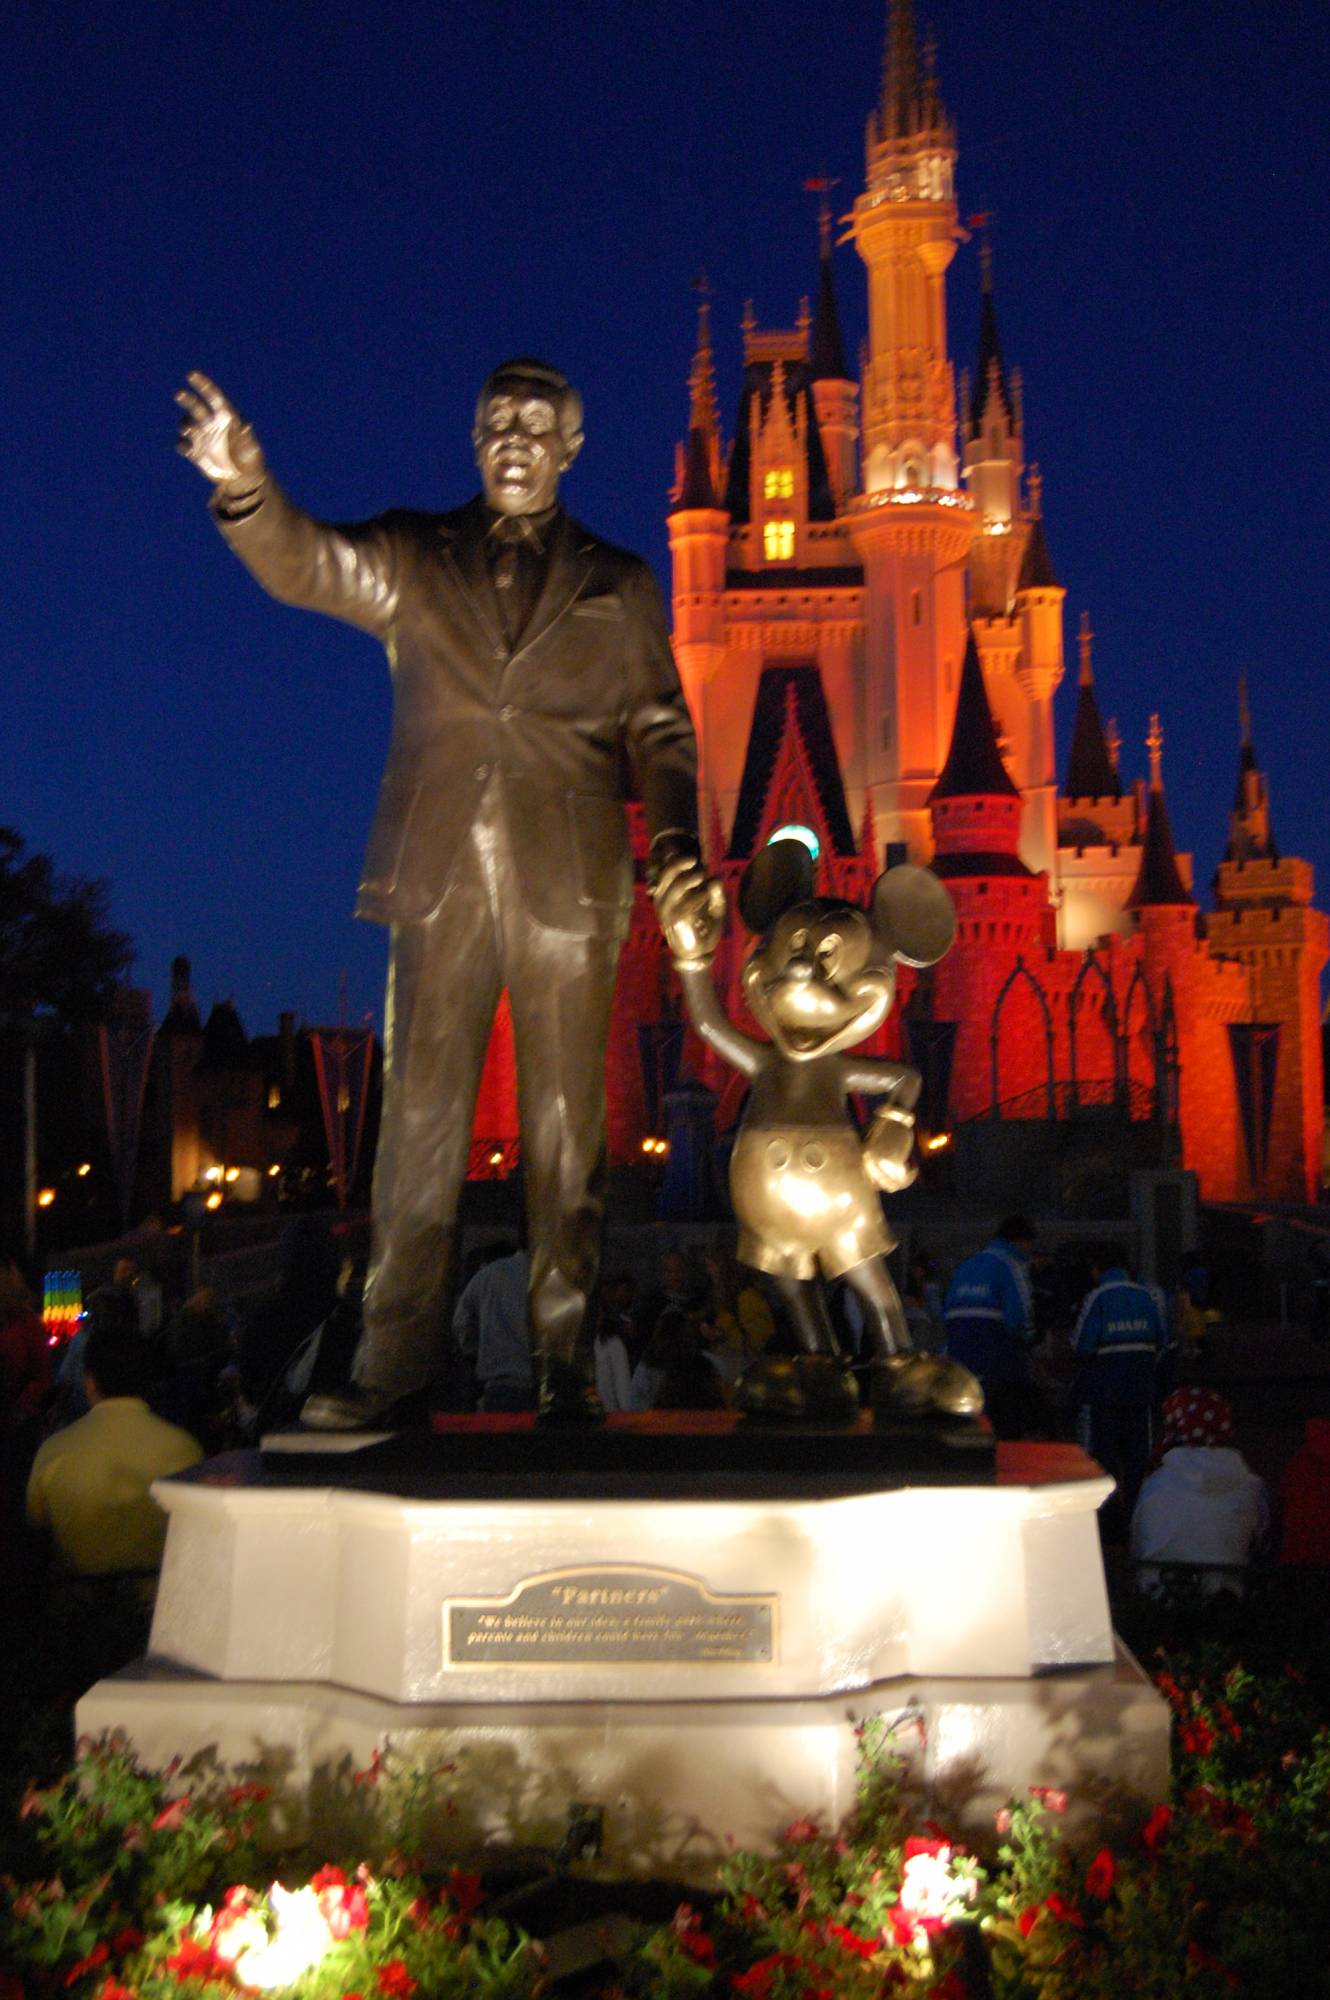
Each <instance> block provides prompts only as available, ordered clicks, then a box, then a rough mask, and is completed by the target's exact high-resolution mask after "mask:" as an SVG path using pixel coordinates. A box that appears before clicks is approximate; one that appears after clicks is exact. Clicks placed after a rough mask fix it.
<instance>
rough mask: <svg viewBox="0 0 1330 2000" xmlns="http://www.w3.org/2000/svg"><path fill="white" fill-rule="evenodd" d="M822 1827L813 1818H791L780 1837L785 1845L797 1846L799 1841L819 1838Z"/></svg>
mask: <svg viewBox="0 0 1330 2000" xmlns="http://www.w3.org/2000/svg"><path fill="white" fill-rule="evenodd" d="M821 1837H822V1829H821V1827H820V1826H819V1825H818V1823H817V1821H816V1820H815V1819H792V1820H791V1821H790V1823H789V1825H788V1826H787V1827H786V1829H785V1831H784V1833H783V1834H782V1835H781V1839H782V1840H783V1841H784V1842H785V1844H786V1846H787V1847H797V1846H798V1844H799V1843H800V1842H801V1841H805V1840H820V1839H821Z"/></svg>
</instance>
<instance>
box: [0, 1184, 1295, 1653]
mask: <svg viewBox="0 0 1330 2000" xmlns="http://www.w3.org/2000/svg"><path fill="white" fill-rule="evenodd" d="M527 1277H528V1265H527V1253H526V1251H525V1249H524V1247H523V1246H522V1245H521V1244H520V1242H518V1241H516V1240H513V1239H504V1238H498V1239H495V1240H493V1241H490V1242H489V1243H487V1244H486V1245H484V1246H483V1247H482V1248H479V1249H476V1250H474V1251H473V1252H472V1254H471V1256H470V1259H469V1260H468V1266H467V1269H466V1270H465V1272H464V1274H463V1282H462V1284H461V1287H460V1290H459V1293H458V1298H457V1303H456V1308H455V1312H454V1317H453V1322H452V1339H451V1342H450V1345H449V1348H448V1351H447V1353H446V1355H444V1356H442V1357H441V1361H440V1370H439V1376H438V1380H437V1382H436V1384H435V1393H434V1396H433V1401H434V1402H435V1404H436V1405H441V1406H445V1407H450V1408H453V1409H461V1410H478V1411H482V1412H490V1411H512V1410H522V1409H529V1408H531V1407H533V1405H534V1400H535V1389H534V1381H533V1376H532V1368H531V1355H530V1344H529V1340H528V1337H527V1326H526V1292H527ZM363 1281H364V1269H363V1265H361V1264H358V1263H357V1262H356V1261H355V1260H354V1259H353V1258H351V1257H349V1256H348V1255H347V1254H346V1249H345V1245H344V1243H342V1242H339V1240H338V1238H337V1237H336V1236H335V1234H334V1233H333V1230H332V1229H331V1228H330V1226H329V1224H328V1222H327V1221H326V1220H324V1219H323V1218H321V1217H317V1216H301V1217H297V1218H296V1219H294V1220H293V1221H291V1222H290V1223H288V1225H287V1227H286V1229H285V1232H284V1234H283V1236H282V1238H281V1241H280V1245H279V1270H278V1275H277V1279H276V1282H275V1283H273V1284H272V1285H270V1286H269V1287H268V1288H267V1289H266V1290H264V1291H263V1292H261V1293H259V1294H257V1295H255V1296H253V1297H251V1298H250V1299H249V1300H248V1301H247V1302H246V1303H245V1304H244V1305H243V1306H242V1307H240V1308H239V1309H234V1308H228V1307H225V1306H224V1305H223V1303H222V1302H221V1300H220V1299H219V1298H218V1297H217V1295H216V1294H215V1293H213V1292H212V1291H210V1290H208V1289H206V1288H203V1289H198V1290H195V1291H194V1292H192V1293H191V1294H189V1295H188V1296H185V1297H182V1298H179V1299H176V1300H171V1299H170V1298H166V1299H164V1298H163V1293H162V1286H161V1284H160V1282H159V1281H158V1280H156V1279H154V1278H153V1277H152V1275H151V1274H150V1273H145V1272H142V1271H139V1270H138V1269H136V1268H135V1266H134V1265H133V1264H132V1262H130V1261H129V1260H124V1261H122V1263H120V1264H119V1265H117V1266H116V1269H115V1271H114V1274H113V1276H112V1278H111V1281H110V1282H109V1283H108V1284H106V1285H103V1286H101V1287H100V1288H98V1289H97V1290H95V1291H94V1292H93V1293H92V1295H91V1296H90V1297H89V1299H88V1301H87V1306H86V1311H85V1314H84V1319H83V1322H82V1324H81V1326H80V1328H79V1330H78V1332H77V1333H76V1335H75V1336H74V1338H73V1339H72V1340H69V1341H68V1342H66V1343H65V1344H64V1345H63V1346H62V1347H60V1348H59V1349H54V1348H53V1347H52V1346H51V1344H50V1342H49V1340H48V1336H47V1331H46V1328H45V1326H44V1325H43V1322H42V1320H41V1317H40V1315H39V1313H38V1311H37V1308H36V1305H35V1302H34V1300H33V1298H32V1296H31V1294H30V1293H29V1291H28V1289H27V1287H26V1285H25V1283H24V1280H23V1277H22V1275H21V1273H20V1272H19V1271H18V1269H17V1268H16V1267H15V1266H14V1265H13V1264H12V1263H3V1262H0V1506H2V1507H3V1510H4V1530H5V1532H4V1536H3V1542H2V1543H0V1548H2V1549H3V1554H2V1555H0V1571H3V1575H2V1576H0V1581H2V1582H3V1590H0V1598H2V1599H3V1602H4V1603H5V1605H6V1606H7V1608H8V1610H9V1612H10V1613H11V1615H14V1614H17V1615H24V1614H25V1612H26V1613H27V1614H30V1615H34V1616H35V1615H36V1614H37V1612H38V1611H39V1610H40V1611H41V1612H42V1614H43V1615H45V1616H47V1617H48V1618H51V1619H54V1620H55V1621H56V1624H57V1626H58V1627H60V1628H61V1629H62V1630H64V1631H65V1632H66V1633H68V1632H70V1631H75V1630H77V1631H81V1632H84V1633H86V1632H87V1631H89V1630H95V1629H96V1628H97V1626H98V1624H99V1617H98V1616H97V1615H95V1613H96V1607H97V1606H98V1605H99V1604H100V1605H101V1606H102V1607H103V1609H105V1607H107V1606H110V1605H112V1604H114V1605H115V1607H116V1608H117V1616H118V1618H119V1621H120V1624H121V1627H122V1628H126V1627H127V1624H128V1625H132V1624H133V1623H134V1621H135V1620H138V1621H139V1625H140V1627H141V1632H140V1636H144V1635H145V1634H146V1623H145V1621H146V1615H147V1607H148V1605H149V1604H150V1600H151V1585H152V1580H153V1578H154V1576H155V1573H156V1571H157V1568H158V1566H159V1565H160V1562H161V1557H162V1549H163V1542H164V1535H165V1520H164V1516H163V1515H162V1512H161V1510H160V1509H159V1508H158V1507H157V1505H156V1503H155V1502H154V1501H153V1500H152V1498H151V1494H150V1487H151V1484H152V1482H153V1480H154V1479H156V1478H158V1477H160V1476H163V1475H165V1474H169V1473H175V1472H180V1471H183V1470H185V1469H186V1468H187V1467H189V1466H190V1465H192V1464H194V1463H196V1462H197V1461H198V1460H200V1459H201V1458H203V1457H204V1456H207V1455H211V1454H214V1453H216V1452H218V1451H221V1450H225V1449H228V1448H232V1447H235V1446H240V1445H245V1444H249V1443H253V1442H254V1441H255V1440H256V1439H258V1438H259V1437H261V1436H262V1435H263V1434H264V1433H265V1432H266V1431H270V1430H275V1429H279V1428H282V1427H283V1426H285V1425H289V1424H292V1423H294V1422H295V1420H296V1417H297V1413H298V1411H299V1409H300V1406H301V1403H302V1402H303V1400H304V1398H305V1397H306V1396H307V1395H308V1394H309V1393H310V1392H311V1390H315V1389H318V1388H320V1387H324V1386H333V1387H335V1386H336V1385H338V1384H339V1383H341V1382H342V1381H344V1380H345V1379H346V1377H347V1373H348V1370H349V1367H350V1361H351V1357H352V1354H353V1353H354V1350H355V1345H356V1340H357V1337H358V1333H359V1327H360V1293H361V1288H362V1286H363ZM900 1283H901V1291H902V1297H903V1303H904V1307H905V1314H906V1319H907V1321H908V1324H909V1327H910V1332H911V1337H912V1339H913V1341H914V1343H915V1345H916V1347H918V1348H920V1349H924V1350H927V1351H931V1352H938V1353H942V1352H945V1353H947V1354H949V1355H950V1356H952V1357H953V1358H955V1359H957V1360H959V1361H961V1362H963V1363H964V1364H965V1366H966V1367H968V1368H970V1369H971V1370H972V1371H973V1372H974V1373H975V1374H976V1375H977V1376H978V1377H979V1379H980V1382H981V1383H982V1385H983V1388H984V1391H985V1397H986V1403H987V1408H988V1412H989V1415H990V1418H991V1420H992V1422H993V1425H994V1428H995V1430H996V1431H997V1433H998V1435H999V1437H1000V1438H1004V1439H1010V1440H1016V1439H1020V1438H1023V1437H1030V1438H1059V1437H1061V1438H1075V1439H1077V1440H1078V1441H1079V1442H1081V1443H1082V1444H1084V1445H1085V1447H1086V1448H1087V1449H1088V1450H1089V1451H1090V1452H1091V1454H1092V1455H1093V1456H1094V1457H1095V1458H1097V1459H1098V1460H1099V1462H1100V1463H1101V1464H1102V1465H1103V1466H1104V1467H1105V1468H1106V1469H1107V1470H1108V1471H1109V1472H1110V1473H1111V1474H1112V1476H1113V1478H1114V1480H1115V1481H1116V1493H1115V1496H1114V1499H1113V1501H1112V1502H1111V1503H1110V1504H1109V1505H1108V1507H1106V1509H1105V1514H1104V1525H1105V1529H1106V1534H1107V1535H1108V1536H1109V1537H1110V1538H1113V1537H1116V1538H1117V1539H1118V1540H1119V1541H1120V1542H1122V1543H1123V1544H1125V1546H1126V1547H1127V1548H1128V1549H1129V1551H1130V1555H1131V1557H1132V1559H1133V1560H1134V1562H1135V1564H1136V1570H1137V1576H1138V1580H1139V1582H1140V1583H1141V1584H1142V1586H1143V1587H1144V1588H1146V1589H1152V1588H1159V1587H1162V1585H1163V1584H1164V1583H1165V1582H1166V1581H1167V1579H1168V1578H1169V1576H1170V1575H1171V1574H1173V1573H1174V1572H1176V1571H1177V1570H1178V1569H1179V1568H1184V1567H1191V1568H1195V1569H1197V1570H1198V1571H1199V1572H1200V1573H1201V1575H1202V1578H1203V1587H1204V1588H1205V1589H1207V1590H1219V1589H1224V1588H1228V1589H1235V1590H1240V1589H1241V1588H1242V1584H1243V1579H1244V1577H1245V1575H1246V1574H1247V1571H1248V1569H1249V1567H1250V1565H1251V1564H1252V1562H1253V1561H1255V1560H1257V1559H1259V1558H1260V1557H1261V1555H1262V1554H1263V1553H1268V1554H1269V1555H1270V1556H1271V1557H1276V1556H1277V1557H1278V1558H1279V1559H1281V1560H1283V1561H1284V1562H1287V1563H1289V1564H1293V1565H1298V1566H1302V1567H1304V1568H1307V1567H1312V1568H1318V1569H1320V1570H1322V1571H1324V1570H1326V1569H1330V1419H1324V1418H1313V1419H1310V1420H1309V1422H1308V1425H1307V1434H1306V1438H1305V1440H1304V1443H1303V1445H1302V1447H1301V1448H1300V1450H1299V1451H1298V1452H1297V1453H1296V1454H1295V1456H1294V1459H1293V1462H1292V1464H1291V1465H1290V1466H1289V1469H1288V1473H1287V1477H1286V1480H1285V1483H1284V1488H1283V1491H1282V1493H1281V1494H1280V1495H1279V1496H1278V1505H1277V1506H1272V1504H1271V1499H1270V1496H1268V1495H1267V1493H1266V1491H1265V1488H1264V1486H1263V1485H1262V1482H1261V1481H1260V1480H1259V1479H1258V1478H1257V1477H1256V1476H1255V1474H1254V1473H1252V1471H1251V1470H1250V1468H1249V1467H1248V1466H1247V1465H1246V1463H1245V1461H1244V1459H1243V1457H1242V1455H1241V1453H1240V1451H1239V1450H1238V1447H1237V1443H1236V1440H1235V1436H1234V1429H1233V1418H1232V1411H1231V1410H1230V1408H1229V1406H1228V1404H1227V1403H1226V1402H1225V1400H1224V1398H1223V1397H1222V1396H1220V1395H1219V1394H1218V1393H1217V1392H1216V1391H1215V1390H1214V1389H1213V1388H1208V1387H1205V1386H1203V1384H1202V1383H1200V1382H1199V1381H1198V1380H1196V1379H1195V1378H1196V1375H1197V1347H1196V1342H1195V1339H1194V1337H1189V1334H1188V1327H1189V1324H1193V1323H1194V1317H1195V1300H1196V1298H1197V1297H1198V1296H1199V1297H1205V1296H1206V1293H1207V1289H1208V1279H1207V1276H1206V1273H1205V1271H1204V1267H1203V1265H1202V1264H1201V1261H1200V1260H1199V1258H1195V1257H1193V1258H1191V1259H1190V1260H1189V1261H1188V1266H1187V1270H1186V1272H1185V1273H1184V1282H1183V1284H1182V1285H1181V1286H1180V1287H1179V1289H1178V1291H1177V1293H1176V1294H1175V1295H1174V1296H1173V1297H1172V1298H1166V1297H1165V1296H1164V1295H1163V1294H1162V1293H1161V1292H1159V1291H1158V1290H1156V1288H1154V1287H1153V1286H1150V1285H1147V1284H1143V1283H1141V1282H1139V1281H1138V1280H1137V1279H1136V1278H1135V1277H1133V1276H1132V1274H1131V1271H1130V1268H1129V1261H1128V1257H1127V1254H1126V1251H1125V1250H1124V1249H1123V1247H1122V1246H1121V1245H1117V1244H1112V1243H1106V1244H1103V1245H1100V1246H1096V1247H1094V1248H1092V1249H1091V1250H1089V1251H1088V1253H1087V1254H1086V1256H1085V1257H1084V1260H1083V1263H1082V1264H1081V1266H1080V1267H1079V1268H1077V1267H1076V1266H1075V1265H1074V1264H1071V1263H1069V1262H1068V1261H1067V1259H1066V1258H1065V1257H1064V1258H1062V1259H1061V1260H1060V1261H1056V1262H1055V1261H1054V1260H1053V1259H1051V1258H1049V1257H1047V1256H1044V1255H1041V1252H1040V1245H1039V1239H1038V1232H1037V1230H1036V1229H1035V1227H1034V1226H1033V1225H1032V1224H1031V1223H1030V1222H1029V1221H1028V1220H1027V1219H1026V1218H1024V1217H1022V1216H1019V1215H1015V1216H1010V1217H1008V1218H1007V1219H1006V1220H1005V1221H1004V1222H1003V1223H1002V1224H1001V1225H1000V1227H999V1228H998V1229H997V1231H996V1232H995V1233H994V1234H993V1236H992V1237H991V1238H990V1239H989V1241H988V1242H987V1243H985V1244H984V1245H983V1246H982V1247H980V1248H978V1249H977V1250H975V1251H974V1253H973V1254H971V1255H970V1256H968V1257H964V1258H962V1259H961V1260H960V1261H959V1262H958V1263H957V1264H956V1265H955V1267H954V1269H953V1270H952V1271H951V1273H950V1277H949V1278H948V1280H947V1281H946V1283H945V1284H944V1283H943V1282H942V1278H941V1275H940V1273H939V1272H938V1270H937V1268H936V1267H935V1265H934V1262H933V1260H932V1259H931V1258H930V1257H929V1256H928V1255H927V1254H926V1253H925V1252H923V1251H922V1250H920V1249H918V1248H916V1249H915V1252H914V1254H913V1255H912V1256H911V1257H910V1259H909V1260H908V1262H907V1263H906V1265H905V1267H904V1269H903V1270H902V1272H901V1279H900ZM830 1308H831V1314H832V1319H833V1322H834V1324H835V1326H836V1330H837V1334H838V1337H839V1339H840V1341H841V1342H842V1345H843V1346H844V1348H845V1350H846V1352H847V1355H848V1357H849V1358H850V1359H851V1361H853V1360H854V1359H855V1358H856V1356H857V1351H858V1347H859V1342H860V1338H861V1334H862V1327H861V1325H860V1323H859V1318H858V1311H857V1300H856V1298H855V1295H854V1294H853V1292H852V1291H850V1290H849V1289H848V1288H845V1287H839V1288H833V1290H832V1296H831V1299H830ZM794 1351H795V1345H794V1335H793V1332H792V1330H791V1329H790V1328H789V1326H787V1325H786V1324H785V1323H784V1321H783V1318H782V1316H781V1314H780V1312H779V1309H778V1308H774V1307H773V1301H772V1299H771V1298H770V1297H769V1296H768V1293H767V1291H766V1290H765V1288H764V1284H763V1281H762V1280H761V1278H760V1277H759V1276H758V1274H756V1273H755V1272H753V1271H750V1270H748V1269H746V1268H745V1267H743V1266H741V1265H740V1264H739V1263H738V1262H737V1261H736V1259H735V1256H734V1251H733V1248H732V1245H731V1244H730V1243H728V1242H727V1241H725V1240H724V1239H723V1238H721V1239H719V1240H715V1241H712V1242H710V1243H708V1244H707V1245H706V1246H705V1247H699V1248H696V1249H689V1248H685V1247H682V1246H680V1245H678V1244H675V1243H662V1245H661V1247H660V1249H659V1252H658V1255H657V1256H656V1258H655V1259H654V1262H651V1263H649V1264H647V1265H645V1266H639V1267H636V1268H634V1269H632V1270H627V1269H611V1270H610V1272H609V1273H608V1274H607V1276H606V1278H605V1281H604V1284H603V1286H602V1300H601V1311H600V1315H599V1319H598V1324H597V1330H596V1335H595V1340H594V1347H593V1351H592V1353H591V1355H590V1356H589V1357H588V1360H589V1363H590V1365H591V1366H592V1367H593V1368H594V1374H595V1380H596V1386H597V1389H598V1391H599V1393H600V1397H601V1400H602V1402H603V1403H604V1405H605V1408H606V1409H607V1411H611V1412H615V1411H644V1410H653V1409H674V1410H679V1409H683V1410H723V1409H725V1408H726V1407H727V1406H729V1405H730V1404H731V1403H732V1401H733V1399H734V1392H735V1385H736V1383H737V1382H738V1381H739V1379H740V1377H741V1376H742V1374H743V1371H744V1369H745V1368H746V1367H747V1366H748V1364H749V1363H750V1362H751V1361H752V1360H753V1359H754V1357H755V1356H757V1355H759V1354H763V1353H781V1352H794ZM865 1393H867V1384H866V1383H865ZM90 1607H92V1609H91V1610H90ZM102 1622H104V1621H102ZM122 1638H123V1629H122ZM62 1643H63V1642H62ZM75 1652H76V1654H77V1652H78V1648H77V1646H76V1647H75ZM94 1664H95V1663H94ZM87 1666H88V1662H87V1661H86V1660H84V1661H83V1662H82V1664H81V1667H80V1671H86V1669H87ZM93 1677H94V1678H95V1677H96V1676H95V1673H94V1675H93Z"/></svg>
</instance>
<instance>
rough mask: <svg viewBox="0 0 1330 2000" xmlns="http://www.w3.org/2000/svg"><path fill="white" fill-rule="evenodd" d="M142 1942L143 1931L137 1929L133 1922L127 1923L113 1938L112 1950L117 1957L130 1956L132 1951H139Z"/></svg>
mask: <svg viewBox="0 0 1330 2000" xmlns="http://www.w3.org/2000/svg"><path fill="white" fill-rule="evenodd" d="M142 1943H143V1932H142V1931H136V1930H135V1929H134V1926H133V1925H132V1924H126V1925H125V1927H124V1929H123V1930H119V1931H117V1932H116V1934H115V1936H114V1937H113V1938H112V1939H111V1950H112V1951H113V1952H114V1953H115V1955H116V1957H117V1958H128V1956H129V1954H130V1952H131V1951H137V1950H138V1948H139V1946H140V1945H141V1944H142Z"/></svg>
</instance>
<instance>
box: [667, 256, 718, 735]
mask: <svg viewBox="0 0 1330 2000" xmlns="http://www.w3.org/2000/svg"><path fill="white" fill-rule="evenodd" d="M721 483H722V464H721V441H720V424H719V420H718V418H717V415H716V386H715V369H714V365H713V361H712V352H711V309H710V306H709V305H708V303H707V299H706V296H705V293H703V296H702V297H701V298H700V299H699V301H698V308H697V352H696V353H695V354H694V356H693V366H692V370H691V373H690V376H689V410H688V436H687V439H686V440H685V442H684V443H683V444H681V445H680V446H679V449H678V453H677V455H676V465H675V486H674V493H673V496H672V497H673V501H674V504H673V507H672V508H671V511H670V514H669V534H670V558H671V562H672V564H673V571H674V588H673V602H674V653H675V658H676V659H677V661H678V663H679V678H680V680H681V681H682V682H683V688H684V693H685V695H686V696H687V698H688V706H689V708H690V709H691V710H692V715H693V722H694V725H695V727H696V729H697V733H698V739H699V744H702V743H703V742H704V741H705V738H706V732H707V727H708V718H709V706H710V704H709V701H708V689H709V687H710V685H711V682H712V681H713V679H714V677H715V675H716V674H717V672H718V671H719V669H720V667H721V666H722V664H723V662H724V658H725V618H724V612H723V609H722V603H721V596H722V592H723V591H724V588H725V561H726V548H727V541H728V536H729V527H730V517H729V515H728V513H727V512H726V510H725V508H724V506H723V504H722V502H721V499H720V491H721Z"/></svg>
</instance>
